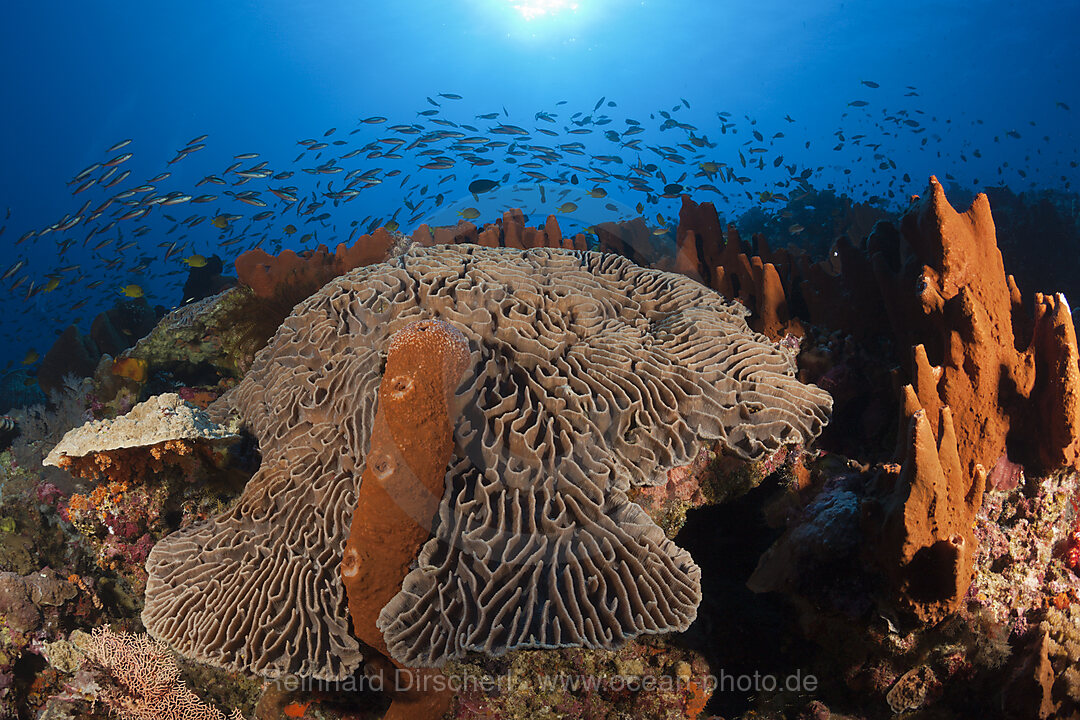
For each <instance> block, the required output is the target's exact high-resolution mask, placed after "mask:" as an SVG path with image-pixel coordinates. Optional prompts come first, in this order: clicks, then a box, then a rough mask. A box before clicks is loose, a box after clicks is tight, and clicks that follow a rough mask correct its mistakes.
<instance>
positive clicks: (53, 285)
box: [41, 277, 60, 292]
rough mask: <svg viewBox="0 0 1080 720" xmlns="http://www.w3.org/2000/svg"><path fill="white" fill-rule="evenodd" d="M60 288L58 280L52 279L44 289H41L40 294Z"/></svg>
mask: <svg viewBox="0 0 1080 720" xmlns="http://www.w3.org/2000/svg"><path fill="white" fill-rule="evenodd" d="M58 287H60V278H55V277H54V278H52V279H50V280H49V282H47V283H46V284H45V287H43V288H41V291H42V292H52V291H53V290H55V289H56V288H58Z"/></svg>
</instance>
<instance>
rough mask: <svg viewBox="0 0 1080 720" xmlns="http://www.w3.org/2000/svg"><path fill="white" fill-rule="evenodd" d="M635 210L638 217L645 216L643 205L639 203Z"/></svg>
mask: <svg viewBox="0 0 1080 720" xmlns="http://www.w3.org/2000/svg"><path fill="white" fill-rule="evenodd" d="M634 209H635V210H637V214H638V215H644V214H645V206H644V205H642V204H641V203H638V204H637V207H636V208H634Z"/></svg>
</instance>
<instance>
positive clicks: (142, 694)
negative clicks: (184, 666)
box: [86, 627, 243, 720]
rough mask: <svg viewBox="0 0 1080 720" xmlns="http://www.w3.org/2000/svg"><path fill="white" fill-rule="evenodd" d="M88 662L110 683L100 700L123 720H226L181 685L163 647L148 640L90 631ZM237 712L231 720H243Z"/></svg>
mask: <svg viewBox="0 0 1080 720" xmlns="http://www.w3.org/2000/svg"><path fill="white" fill-rule="evenodd" d="M86 660H87V661H88V662H89V663H91V664H93V665H95V666H98V667H99V668H100V669H102V670H104V671H105V673H106V674H107V675H108V677H109V679H110V680H111V681H112V682H111V683H108V684H106V686H105V688H104V689H103V690H101V692H100V693H99V694H98V699H99V700H101V701H102V702H103V703H105V706H106V707H108V708H109V710H110V711H111V712H113V713H114V714H115V715H116V716H118V717H120V718H123V720H226V718H225V715H223V714H222V713H221V712H220V711H219V710H217V709H215V708H213V707H210V706H209V705H206V704H204V703H203V702H202V701H201V700H199V698H198V697H196V696H195V694H194V693H192V692H191V691H190V690H188V689H187V686H186V685H184V683H183V682H180V669H179V668H178V667H177V666H176V662H175V660H174V659H173V656H172V654H171V653H170V652H169V648H168V646H167V645H165V643H163V642H159V641H156V640H152V639H151V638H150V637H149V636H147V635H133V634H128V633H114V632H112V631H111V630H109V629H108V628H105V627H99V628H97V629H96V630H94V634H93V640H92V641H91V643H90V647H89V648H88V649H87V650H86ZM242 718H243V716H242V715H240V713H239V711H236V712H234V713H233V714H232V716H231V720H242Z"/></svg>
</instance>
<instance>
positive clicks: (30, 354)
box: [22, 350, 41, 365]
mask: <svg viewBox="0 0 1080 720" xmlns="http://www.w3.org/2000/svg"><path fill="white" fill-rule="evenodd" d="M39 359H41V356H40V355H38V354H37V350H27V351H26V357H24V358H23V359H22V364H23V365H33V364H34V363H36V362H37V361H38V360H39Z"/></svg>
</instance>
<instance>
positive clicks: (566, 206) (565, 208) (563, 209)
mask: <svg viewBox="0 0 1080 720" xmlns="http://www.w3.org/2000/svg"><path fill="white" fill-rule="evenodd" d="M575 210H577V205H575V204H574V203H572V202H564V203H563V204H562V205H560V206H559V207H557V208H555V212H557V213H562V214H563V215H568V214H569V213H572V212H574V211H575Z"/></svg>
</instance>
